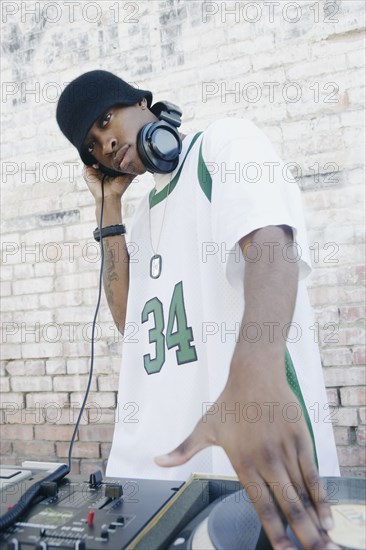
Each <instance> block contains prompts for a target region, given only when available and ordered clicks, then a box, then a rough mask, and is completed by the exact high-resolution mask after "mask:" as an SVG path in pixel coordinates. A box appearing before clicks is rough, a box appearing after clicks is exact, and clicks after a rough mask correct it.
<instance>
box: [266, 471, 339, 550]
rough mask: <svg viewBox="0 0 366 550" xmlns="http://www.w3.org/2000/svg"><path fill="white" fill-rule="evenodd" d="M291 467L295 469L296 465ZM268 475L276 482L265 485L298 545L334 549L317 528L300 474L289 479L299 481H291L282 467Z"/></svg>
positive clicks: (318, 524) (313, 511)
mask: <svg viewBox="0 0 366 550" xmlns="http://www.w3.org/2000/svg"><path fill="white" fill-rule="evenodd" d="M295 466H296V468H297V470H298V468H299V467H298V465H295ZM271 474H272V475H271V479H272V480H276V481H275V482H271V481H269V480H267V482H268V483H269V485H270V487H271V489H272V490H273V494H274V495H275V498H276V501H277V503H278V505H279V507H280V508H281V510H282V512H283V514H284V515H285V517H286V519H287V521H288V524H289V526H290V527H291V530H292V531H293V533H294V535H295V536H296V538H297V540H298V541H299V542H300V544H301V545H302V546H303V547H304V548H311V549H312V550H323V549H329V550H330V549H334V548H337V547H336V546H335V545H334V544H333V543H331V542H330V541H329V537H328V536H327V535H326V533H325V532H324V530H323V529H322V527H321V525H320V522H319V520H318V518H317V515H316V513H315V510H314V504H313V501H312V499H311V497H310V496H309V495H308V492H307V489H306V487H305V485H304V483H303V482H302V480H301V473H300V472H299V473H298V475H296V474H295V475H292V476H291V477H295V479H296V478H297V480H301V481H293V480H291V479H290V477H289V474H288V472H287V471H286V470H285V469H282V468H281V469H276V470H272V472H271ZM311 510H312V511H311Z"/></svg>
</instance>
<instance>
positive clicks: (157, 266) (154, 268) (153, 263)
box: [150, 254, 163, 279]
mask: <svg viewBox="0 0 366 550" xmlns="http://www.w3.org/2000/svg"><path fill="white" fill-rule="evenodd" d="M162 264H163V258H162V257H161V256H160V254H154V256H152V258H151V260H150V277H151V278H152V279H158V278H159V277H160V274H161V268H162Z"/></svg>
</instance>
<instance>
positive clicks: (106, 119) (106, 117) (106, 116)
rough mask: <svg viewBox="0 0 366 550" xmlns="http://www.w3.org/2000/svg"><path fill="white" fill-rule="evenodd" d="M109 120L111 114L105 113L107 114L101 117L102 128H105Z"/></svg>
mask: <svg viewBox="0 0 366 550" xmlns="http://www.w3.org/2000/svg"><path fill="white" fill-rule="evenodd" d="M110 118H111V113H107V114H106V115H105V116H104V117H103V120H102V126H106V124H108V122H109V121H110Z"/></svg>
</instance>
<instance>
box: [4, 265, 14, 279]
mask: <svg viewBox="0 0 366 550" xmlns="http://www.w3.org/2000/svg"><path fill="white" fill-rule="evenodd" d="M1 280H2V281H12V280H13V268H12V266H2V267H1Z"/></svg>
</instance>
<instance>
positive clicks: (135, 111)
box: [84, 99, 157, 175]
mask: <svg viewBox="0 0 366 550" xmlns="http://www.w3.org/2000/svg"><path fill="white" fill-rule="evenodd" d="M156 120H157V118H156V117H155V116H154V115H153V114H152V112H151V111H149V109H148V108H147V104H146V100H145V99H144V100H143V101H142V102H141V104H140V103H136V105H131V106H127V107H121V106H117V107H110V108H109V109H107V110H106V111H104V112H103V113H102V114H101V116H100V117H99V118H98V119H97V120H96V121H95V122H94V124H93V126H92V127H91V128H90V130H89V132H88V134H87V136H86V138H85V140H84V146H85V148H86V150H87V151H88V152H89V153H90V154H91V155H93V157H94V158H95V160H96V161H97V162H99V163H100V164H103V165H104V166H106V167H107V168H111V169H112V170H119V171H121V172H125V173H127V174H133V175H137V174H143V173H144V172H146V168H145V166H144V165H143V164H142V162H141V159H140V157H139V154H138V152H137V144H136V142H137V135H138V133H139V131H140V130H141V128H142V127H143V126H145V124H148V123H149V122H153V121H156Z"/></svg>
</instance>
